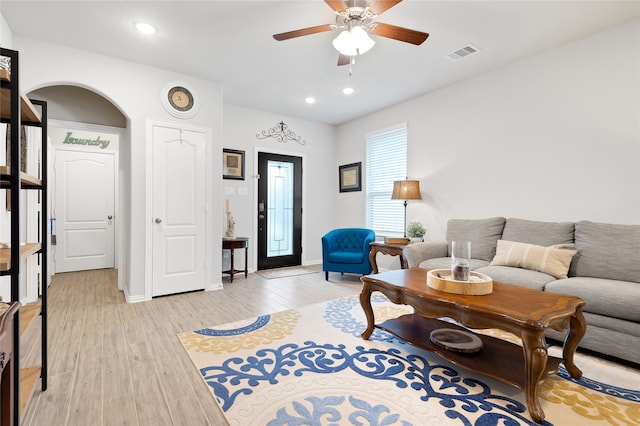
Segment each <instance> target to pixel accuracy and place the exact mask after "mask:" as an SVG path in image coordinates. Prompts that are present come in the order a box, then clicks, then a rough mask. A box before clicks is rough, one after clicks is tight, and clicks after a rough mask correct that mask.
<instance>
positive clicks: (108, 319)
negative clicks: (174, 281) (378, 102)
mask: <svg viewBox="0 0 640 426" xmlns="http://www.w3.org/2000/svg"><path fill="white" fill-rule="evenodd" d="M116 279H117V272H116V271H115V270H110V269H106V270H95V271H86V272H73V273H65V274H58V275H55V276H54V278H53V282H52V284H51V286H50V287H49V352H48V353H49V388H48V389H47V391H45V392H40V390H39V385H38V390H37V391H36V393H35V395H34V397H33V399H32V400H31V403H30V405H29V407H28V409H27V412H26V414H25V418H24V420H23V425H34V426H59V425H82V426H101V425H139V426H152V425H153V426H155V425H189V426H195V425H225V424H227V423H226V421H225V420H224V417H223V415H222V414H221V412H220V410H219V409H218V407H217V405H216V404H215V402H214V400H213V399H212V397H211V395H210V393H209V391H208V390H207V388H206V385H205V384H204V382H203V380H202V379H201V377H200V375H199V374H198V373H197V371H196V369H195V368H194V367H193V365H192V364H191V361H190V359H189V357H188V356H187V354H186V352H185V351H184V349H183V347H182V345H181V344H180V342H179V341H178V338H177V337H176V334H178V333H180V332H183V331H190V330H195V329H198V328H203V327H207V326H212V325H218V324H224V323H227V322H231V321H236V320H241V319H246V318H252V317H255V316H258V315H262V314H267V313H273V312H278V311H282V310H286V309H291V308H297V307H300V306H304V305H309V304H313V303H317V302H322V301H325V300H331V299H335V298H338V297H344V296H350V295H354V294H358V293H359V292H360V289H361V284H360V280H359V277H358V276H354V275H344V276H341V275H340V274H338V273H331V274H330V277H329V279H330V281H329V282H327V281H325V280H324V274H323V273H322V272H318V273H314V274H309V275H299V276H294V277H286V278H278V279H271V280H267V279H264V278H262V277H261V276H260V275H258V274H249V277H248V278H247V279H245V278H244V276H236V277H235V278H234V282H233V283H229V280H228V278H224V280H223V283H224V289H223V290H218V291H210V292H195V293H186V294H180V295H173V296H166V297H161V298H156V299H153V300H151V301H148V302H141V303H134V304H130V303H126V302H125V300H124V296H123V294H122V292H120V291H119V290H118V288H117V283H116ZM39 332H40V330H39V321H34V322H33V323H32V324H31V326H30V327H29V329H28V330H27V331H26V333H25V335H24V336H23V339H22V346H21V348H22V349H21V350H22V356H23V359H24V362H23V365H25V364H26V365H33V364H35V363H38V362H39V361H38V358H39V346H38V345H39V338H38V336H39Z"/></svg>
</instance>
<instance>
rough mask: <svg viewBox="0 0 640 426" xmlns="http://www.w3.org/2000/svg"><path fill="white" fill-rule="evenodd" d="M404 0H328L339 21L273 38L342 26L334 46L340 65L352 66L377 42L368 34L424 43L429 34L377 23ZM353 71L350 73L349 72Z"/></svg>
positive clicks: (275, 35)
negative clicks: (338, 53)
mask: <svg viewBox="0 0 640 426" xmlns="http://www.w3.org/2000/svg"><path fill="white" fill-rule="evenodd" d="M401 1H402V0H371V1H365V0H349V1H347V2H344V1H342V0H325V3H326V4H327V5H328V6H329V7H330V8H331V9H333V11H334V12H335V14H336V24H335V25H332V24H325V25H318V26H315V27H309V28H303V29H299V30H294V31H288V32H285V33H280V34H274V35H273V38H274V39H276V40H278V41H282V40H288V39H291V38H295V37H301V36H306V35H311V34H317V33H321V32H327V31H333V30H335V29H341V30H342V31H341V32H340V34H338V37H336V38H335V39H334V40H333V47H335V48H336V50H337V51H338V52H340V56H339V58H338V66H341V65H347V64H350V65H353V64H354V58H355V57H356V56H359V55H362V54H364V53H366V52H368V51H369V50H370V49H371V48H372V47H373V46H374V45H375V44H376V42H375V41H374V40H373V39H372V38H371V37H370V35H369V34H374V35H376V36H379V37H386V38H390V39H393V40H398V41H402V42H405V43H411V44H414V45H420V44H422V43H423V42H424V41H425V40H426V39H427V37H429V34H427V33H423V32H421V31H415V30H410V29H408V28H403V27H397V26H395V25H389V24H384V23H381V22H374V20H375V19H376V18H377V17H378V16H379V15H380V14H381V13H383V12H384V11H386V10H388V9H390V8H392V7H393V6H395V5H396V4H398V3H400V2H401ZM349 74H351V72H349Z"/></svg>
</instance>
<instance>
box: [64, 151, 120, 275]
mask: <svg viewBox="0 0 640 426" xmlns="http://www.w3.org/2000/svg"><path fill="white" fill-rule="evenodd" d="M114 165H115V161H114V155H113V154H106V153H94V152H76V151H65V150H56V153H55V164H54V169H55V208H54V217H55V218H56V240H57V242H56V257H55V265H56V269H55V270H56V273H58V272H70V271H82V270H87V269H101V268H113V267H114V266H115V265H114V258H115V256H114V251H115V232H114V228H115V192H114V191H115V170H114Z"/></svg>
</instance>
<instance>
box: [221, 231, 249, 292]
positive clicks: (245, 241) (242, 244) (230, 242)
mask: <svg viewBox="0 0 640 426" xmlns="http://www.w3.org/2000/svg"><path fill="white" fill-rule="evenodd" d="M242 248H243V249H244V277H245V278H247V275H248V270H247V259H248V257H249V238H245V237H235V238H223V239H222V249H223V250H227V249H228V250H230V251H231V266H230V268H229V270H227V271H222V273H223V274H229V277H230V278H231V282H233V275H234V274H235V273H238V272H242V270H239V269H235V265H234V256H233V252H234V251H235V249H242Z"/></svg>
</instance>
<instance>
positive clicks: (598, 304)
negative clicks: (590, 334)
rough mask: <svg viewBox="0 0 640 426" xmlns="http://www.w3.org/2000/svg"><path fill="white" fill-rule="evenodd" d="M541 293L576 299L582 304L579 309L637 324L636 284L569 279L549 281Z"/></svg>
mask: <svg viewBox="0 0 640 426" xmlns="http://www.w3.org/2000/svg"><path fill="white" fill-rule="evenodd" d="M544 290H545V291H548V292H550V293H558V294H570V295H572V296H577V297H579V298H581V299H582V300H584V301H585V302H586V305H585V306H584V308H582V310H583V311H584V312H592V313H594V314H600V315H605V316H610V317H613V318H620V319H624V320H629V321H635V322H640V308H639V307H640V284H638V283H635V282H629V281H618V280H610V279H603V278H588V277H573V278H567V279H563V280H558V281H554V282H550V283H549V284H547V285H546V287H545V288H544Z"/></svg>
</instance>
